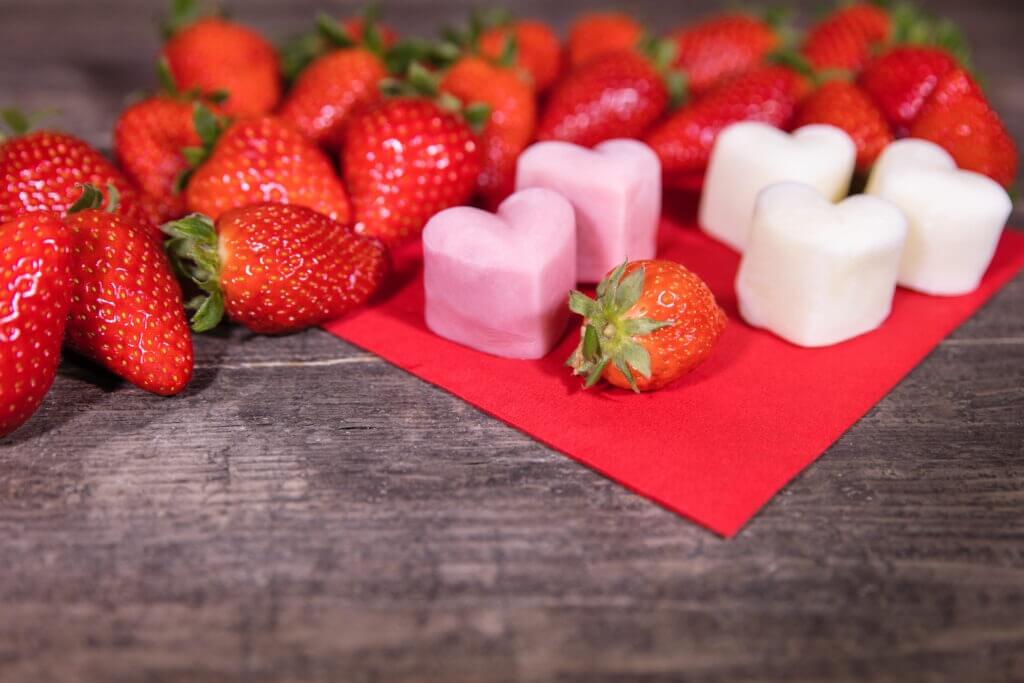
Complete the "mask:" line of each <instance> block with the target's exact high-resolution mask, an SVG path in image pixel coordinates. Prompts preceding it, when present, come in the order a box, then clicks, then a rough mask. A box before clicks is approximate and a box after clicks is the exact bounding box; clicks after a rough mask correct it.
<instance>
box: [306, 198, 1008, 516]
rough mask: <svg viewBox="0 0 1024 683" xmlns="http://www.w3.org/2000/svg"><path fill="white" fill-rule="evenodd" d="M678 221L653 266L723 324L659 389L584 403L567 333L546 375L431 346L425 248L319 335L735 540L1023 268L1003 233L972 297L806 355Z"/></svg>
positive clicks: (902, 298) (688, 220) (726, 256)
mask: <svg viewBox="0 0 1024 683" xmlns="http://www.w3.org/2000/svg"><path fill="white" fill-rule="evenodd" d="M676 213H679V211H677V212H676ZM682 213H683V216H682V217H679V216H676V217H674V218H673V217H668V218H666V219H665V220H664V221H663V224H662V226H661V233H660V242H659V256H660V257H661V258H666V259H671V260H674V261H679V262H680V263H682V264H684V265H685V266H686V267H687V268H690V269H691V270H693V271H694V272H696V273H697V274H699V275H700V276H701V277H702V278H704V279H705V280H706V281H707V283H708V284H709V285H710V286H711V289H712V290H713V291H714V292H715V295H716V296H717V297H718V301H719V302H720V303H721V305H722V306H723V307H724V308H725V310H726V312H727V313H728V315H729V318H730V321H729V326H728V327H727V329H726V332H725V334H724V335H723V337H722V340H721V342H720V343H719V346H718V347H717V348H716V349H715V352H714V354H713V355H712V357H711V358H710V360H708V362H707V363H705V364H704V365H703V366H701V367H700V368H698V369H697V370H696V371H694V372H693V373H692V374H691V375H689V376H687V377H686V378H684V379H683V380H681V381H679V382H677V383H676V384H674V385H672V386H670V387H669V388H666V389H664V390H662V391H658V392H654V393H650V394H643V395H640V396H637V395H634V394H632V393H630V392H626V391H622V390H619V389H612V388H604V389H597V388H595V389H591V390H589V391H583V390H582V389H581V388H580V380H579V379H578V378H575V377H572V376H571V375H570V372H569V370H568V369H567V368H565V367H564V366H563V362H564V360H565V359H566V358H567V357H568V356H569V354H570V352H571V351H572V349H573V347H574V346H575V344H576V343H577V341H578V336H579V335H578V332H577V330H576V328H575V327H574V328H573V329H572V330H570V332H569V333H568V334H567V335H566V338H565V339H564V340H563V342H562V344H561V345H560V346H559V347H558V348H557V349H556V350H555V351H553V352H552V353H551V354H549V355H548V356H547V357H546V358H544V359H543V360H540V361H514V360H506V359H501V358H495V357H493V356H489V355H487V354H484V353H480V352H478V351H473V350H471V349H467V348H464V347H462V346H459V345H457V344H454V343H452V342H449V341H446V340H444V339H441V338H439V337H436V336H434V335H433V334H432V333H431V332H430V331H429V330H427V328H426V326H425V325H424V323H423V287H422V278H421V277H420V263H421V252H420V249H419V245H418V244H417V245H411V246H409V247H407V248H405V249H403V250H400V251H399V252H397V253H396V254H394V261H395V268H396V271H397V272H396V273H395V274H394V275H395V277H393V278H392V285H391V288H390V289H389V290H388V291H386V292H384V293H383V296H382V297H381V298H380V299H379V300H378V301H379V302H378V303H377V304H376V305H375V306H373V307H371V308H368V309H365V310H363V311H361V312H359V313H358V314H355V315H352V316H350V317H348V318H345V319H343V320H339V321H336V322H333V323H330V324H328V325H327V326H326V329H327V330H328V331H329V332H331V333H333V334H335V335H337V336H339V337H341V338H342V339H345V340H348V341H350V342H352V343H353V344H356V345H357V346H361V347H363V348H365V349H367V350H368V351H372V352H373V353H376V354H378V355H380V356H382V357H383V358H385V359H386V360H388V361H390V362H392V363H394V364H395V365H397V366H398V367H400V368H403V369H404V370H407V371H408V372H411V373H412V374H414V375H416V376H417V377H420V378H422V379H424V380H426V381H428V382H430V383H432V384H435V385H437V386H439V387H441V388H443V389H445V390H447V391H450V392H451V393H453V394H455V395H456V396H459V397H460V398H462V399H464V400H466V401H468V402H470V403H472V404H473V405H475V406H477V407H478V408H480V409H481V410H484V411H485V412H487V413H490V414H491V415H493V416H495V417H497V418H499V419H501V420H503V421H505V422H507V423H508V424H510V425H512V426H514V427H516V428H517V429H520V430H522V431H524V432H526V433H527V434H529V435H531V436H532V437H534V438H536V439H537V440H538V441H541V442H543V443H545V444H547V445H549V446H551V447H552V448H555V449H557V450H559V451H562V452H563V453H565V454H567V455H569V456H570V457H572V458H575V459H576V460H578V461H580V462H582V463H584V464H586V465H588V466H590V467H592V468H593V469H595V470H597V471H598V472H601V473H602V474H604V475H605V476H607V477H610V478H611V479H614V480H615V481H617V482H619V483H621V484H623V485H624V486H626V487H628V488H630V489H632V490H634V491H636V492H637V493H640V494H641V495H644V496H646V497H648V498H650V499H652V500H654V501H656V502H658V503H660V504H661V505H663V506H665V507H667V508H669V509H670V510H674V511H675V512H677V513H679V514H681V515H685V516H686V517H689V518H690V519H692V520H694V521H696V522H698V523H700V524H703V525H704V526H706V527H708V528H710V529H711V530H713V531H716V532H718V533H719V534H722V535H724V536H732V535H733V534H735V533H736V532H737V531H739V529H740V528H741V527H742V526H743V524H744V523H746V522H747V520H749V519H750V518H751V517H752V516H753V515H754V514H755V513H756V512H757V511H758V509H760V507H761V506H762V505H764V504H765V503H766V502H767V501H768V500H769V499H770V498H771V497H772V496H773V495H774V494H775V493H776V492H777V491H778V490H779V489H780V488H782V486H784V485H785V484H786V483H787V482H788V481H789V480H790V479H792V478H793V477H794V476H795V475H796V474H797V473H798V472H800V470H802V469H803V468H804V467H806V466H807V465H808V464H810V463H811V462H812V461H813V460H814V459H815V458H817V457H818V456H819V455H821V454H822V453H823V452H824V451H825V450H826V449H827V448H828V447H829V446H830V445H831V444H832V443H833V442H835V441H836V439H838V438H839V436H840V435H842V433H843V432H844V431H846V429H847V428H849V427H850V425H852V424H853V423H854V422H855V421H856V420H857V419H858V418H860V417H861V416H862V415H863V414H864V413H865V412H867V411H868V410H869V409H870V408H871V406H873V405H874V404H875V403H877V402H878V401H879V400H880V399H881V398H882V397H883V396H885V394H886V393H888V392H889V390H890V389H892V387H893V386H895V385H896V383H897V382H899V381H900V379H901V378H902V377H903V376H904V375H906V374H907V373H908V372H909V371H910V370H911V369H912V368H913V367H914V366H915V365H916V364H917V363H918V362H920V361H921V359H923V358H924V357H925V356H926V355H927V354H928V353H929V352H930V351H931V350H932V349H933V348H934V347H935V346H936V345H937V344H938V343H939V342H940V341H941V340H942V339H943V338H944V337H945V336H946V335H947V334H949V333H950V332H951V331H952V330H953V329H954V328H956V327H957V326H958V325H959V324H960V323H961V322H963V321H964V320H966V319H967V318H968V317H969V316H970V315H971V314H972V313H974V311H976V310H977V309H978V308H979V307H981V305H982V304H983V303H985V301H986V300H987V299H988V298H989V297H990V296H992V294H994V293H995V292H996V291H997V290H998V289H999V288H1000V287H1001V286H1002V285H1004V284H1005V283H1006V282H1007V281H1009V280H1010V279H1011V278H1012V277H1013V276H1014V275H1015V274H1016V273H1017V272H1018V271H1019V270H1020V269H1021V268H1022V266H1024V234H1021V233H1017V232H1014V231H1009V230H1008V231H1006V232H1005V233H1004V235H1003V239H1002V241H1001V243H1000V245H999V250H998V251H997V253H996V256H995V260H994V261H993V263H992V266H991V267H990V268H989V271H988V273H987V275H986V276H985V279H984V281H983V283H982V285H981V287H980V288H979V289H978V290H977V291H976V292H974V293H973V294H970V295H967V296H962V297H955V298H938V297H929V296H924V295H920V294H915V293H912V292H909V291H906V290H903V289H900V290H898V291H897V294H896V300H895V302H894V303H893V312H892V316H891V317H890V318H889V320H888V321H886V323H885V324H884V325H883V326H882V327H881V328H880V329H878V330H876V331H875V332H872V333H870V334H867V335H863V336H861V337H859V338H857V339H853V340H851V341H848V342H845V343H843V344H839V345H837V346H832V347H828V348H824V349H814V350H810V349H802V348H799V347H797V346H793V345H791V344H789V343H787V342H784V341H782V340H780V339H779V338H777V337H775V336H773V335H771V334H769V333H767V332H763V331H759V330H755V329H753V328H750V327H748V326H747V325H745V324H744V323H743V322H742V321H741V320H740V318H739V316H738V314H737V311H736V297H735V293H734V292H733V279H734V277H735V274H736V268H737V265H738V263H739V258H738V256H737V255H736V254H735V253H734V252H732V251H731V250H729V249H728V248H726V247H724V246H722V245H720V244H719V243H717V242H715V241H714V240H712V239H710V238H708V237H706V236H705V235H704V234H703V233H701V232H699V231H698V230H696V229H694V227H693V219H692V207H684V209H683V211H682Z"/></svg>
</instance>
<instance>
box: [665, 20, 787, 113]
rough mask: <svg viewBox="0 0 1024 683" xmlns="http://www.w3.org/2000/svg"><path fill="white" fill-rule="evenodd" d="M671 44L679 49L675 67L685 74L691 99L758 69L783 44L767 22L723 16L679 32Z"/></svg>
mask: <svg viewBox="0 0 1024 683" xmlns="http://www.w3.org/2000/svg"><path fill="white" fill-rule="evenodd" d="M671 40H672V41H674V42H675V45H676V60H675V66H676V68H678V69H680V70H682V71H684V72H685V73H686V77H687V78H686V85H687V90H688V93H689V94H690V95H691V96H698V95H701V94H702V93H705V92H707V91H708V90H709V89H710V88H711V87H712V86H714V85H715V84H717V83H718V82H719V81H721V80H722V79H724V78H727V77H729V76H733V75H736V74H739V73H743V72H744V71H748V70H750V69H751V68H753V67H755V66H757V65H758V64H760V63H761V61H762V60H763V59H764V58H765V56H767V55H768V53H769V52H771V51H772V50H774V49H775V48H777V47H778V46H779V42H780V39H779V34H778V33H776V31H775V29H773V28H772V26H771V25H770V24H768V22H766V21H762V20H760V19H756V18H754V17H751V16H748V15H746V14H723V15H720V16H717V17H715V18H713V19H709V20H707V21H703V22H700V23H697V24H692V25H690V26H686V27H683V28H680V29H677V30H676V31H675V32H673V33H672V35H671Z"/></svg>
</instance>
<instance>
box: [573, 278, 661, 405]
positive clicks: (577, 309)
mask: <svg viewBox="0 0 1024 683" xmlns="http://www.w3.org/2000/svg"><path fill="white" fill-rule="evenodd" d="M626 265H627V263H623V264H622V265H620V266H618V267H617V268H615V270H613V271H612V272H611V273H610V274H609V275H608V277H606V278H605V279H604V280H602V281H601V283H600V284H598V286H597V298H596V299H591V298H590V297H589V296H587V295H586V294H583V293H582V292H579V291H576V290H573V291H572V292H570V293H569V310H571V311H572V312H573V313H577V314H579V315H581V316H583V332H582V334H581V337H580V343H579V346H577V347H576V350H575V351H573V353H572V355H571V356H569V359H568V360H567V361H566V365H568V366H569V367H571V368H572V369H573V374H574V375H580V376H583V377H585V378H586V379H585V380H584V383H583V386H584V388H590V387H592V386H594V384H596V383H597V381H598V380H599V379H600V378H601V374H602V373H603V372H604V370H605V368H607V367H608V365H609V364H611V365H614V366H615V367H616V368H618V369H619V372H621V373H622V374H623V376H625V378H626V381H628V382H629V386H630V387H631V388H632V389H633V391H635V392H637V393H639V392H640V388H639V387H638V386H637V384H636V378H635V377H634V375H633V373H634V372H638V373H640V375H641V376H642V377H644V378H645V379H650V377H651V356H650V354H649V353H648V352H647V349H646V348H645V347H644V345H643V344H641V343H640V342H639V341H637V339H638V338H639V337H645V336H647V335H650V334H652V333H654V332H656V331H657V330H660V329H661V328H663V327H669V326H671V325H672V324H673V323H671V322H668V321H663V320H654V319H652V318H644V317H639V316H637V315H635V313H634V312H633V310H632V309H633V307H634V306H636V304H637V302H638V301H639V300H640V297H641V295H643V291H644V277H645V273H644V269H643V268H637V269H636V270H634V271H633V272H632V273H630V274H629V275H628V276H626V277H625V278H623V272H624V271H625V269H626Z"/></svg>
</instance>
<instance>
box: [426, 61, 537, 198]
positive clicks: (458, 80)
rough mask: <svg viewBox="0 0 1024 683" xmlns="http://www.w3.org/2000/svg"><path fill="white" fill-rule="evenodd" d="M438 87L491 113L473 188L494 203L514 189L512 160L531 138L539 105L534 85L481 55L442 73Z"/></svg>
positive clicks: (485, 128)
mask: <svg viewBox="0 0 1024 683" xmlns="http://www.w3.org/2000/svg"><path fill="white" fill-rule="evenodd" d="M440 87H441V90H442V91H444V92H446V93H449V94H451V95H453V96H455V97H456V98H458V99H459V100H460V101H462V102H463V103H464V104H465V105H469V104H471V103H474V102H477V103H482V104H486V105H488V107H489V108H490V116H489V117H488V119H487V124H486V126H485V127H484V130H483V133H482V134H481V137H480V142H481V145H482V146H483V168H482V169H481V171H480V177H479V180H478V181H477V189H478V190H479V192H480V194H481V195H482V196H483V197H484V199H485V201H486V204H487V205H488V207H491V208H494V207H496V206H497V205H498V204H500V203H501V202H502V200H504V199H505V198H506V197H507V196H508V195H510V194H512V192H513V190H514V189H515V172H516V159H518V158H519V154H520V153H521V152H522V151H523V150H524V149H526V146H527V145H528V144H529V143H530V140H532V139H533V133H534V129H535V127H536V124H537V108H536V103H535V100H534V93H533V88H531V87H530V86H529V85H527V84H526V83H525V82H524V81H523V79H522V78H520V76H519V74H518V73H517V72H516V71H515V70H513V69H510V68H505V67H501V66H497V65H495V64H492V63H490V62H488V61H486V60H484V59H481V58H479V57H463V58H462V59H460V60H459V61H458V62H456V63H455V64H454V65H453V66H452V67H451V69H450V70H449V71H448V72H447V73H446V74H445V76H444V78H443V79H442V81H441V86H440Z"/></svg>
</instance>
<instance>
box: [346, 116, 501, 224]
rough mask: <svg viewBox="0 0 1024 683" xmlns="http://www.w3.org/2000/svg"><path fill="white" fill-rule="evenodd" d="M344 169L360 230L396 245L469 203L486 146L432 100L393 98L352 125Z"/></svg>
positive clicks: (349, 129) (462, 121) (463, 124)
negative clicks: (429, 222)
mask: <svg viewBox="0 0 1024 683" xmlns="http://www.w3.org/2000/svg"><path fill="white" fill-rule="evenodd" d="M342 168H344V169H345V182H346V184H347V186H348V189H349V192H351V193H352V206H353V210H354V214H355V221H356V226H355V227H356V230H357V231H358V232H362V233H365V234H367V235H373V236H375V237H379V238H380V239H382V240H384V241H385V242H388V243H392V242H396V241H399V240H401V239H404V238H406V237H409V236H413V235H418V234H419V233H420V231H421V230H423V226H424V225H425V224H426V222H427V220H428V219H429V218H430V217H431V216H433V215H434V214H435V213H437V212H438V211H441V210H442V209H446V208H448V207H451V206H457V205H459V204H464V203H466V202H467V201H468V200H469V198H470V197H471V196H472V194H473V189H474V188H475V187H476V182H477V177H478V176H479V174H480V168H481V150H480V143H479V141H478V140H477V138H476V136H475V135H473V131H471V130H470V128H469V126H468V125H467V124H466V122H465V121H464V120H463V119H462V118H461V117H460V116H458V115H457V114H452V113H449V112H446V111H444V110H442V109H440V108H439V107H438V106H437V105H436V104H434V103H433V102H431V101H430V100H426V99H417V98H406V97H402V98H395V99H389V100H385V101H384V102H382V103H380V104H378V105H377V106H375V107H373V108H371V109H369V110H368V111H366V112H364V113H362V114H361V115H359V116H357V117H355V118H354V119H353V120H352V122H351V123H350V124H349V127H348V131H347V132H346V136H345V145H344V152H343V163H342Z"/></svg>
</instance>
